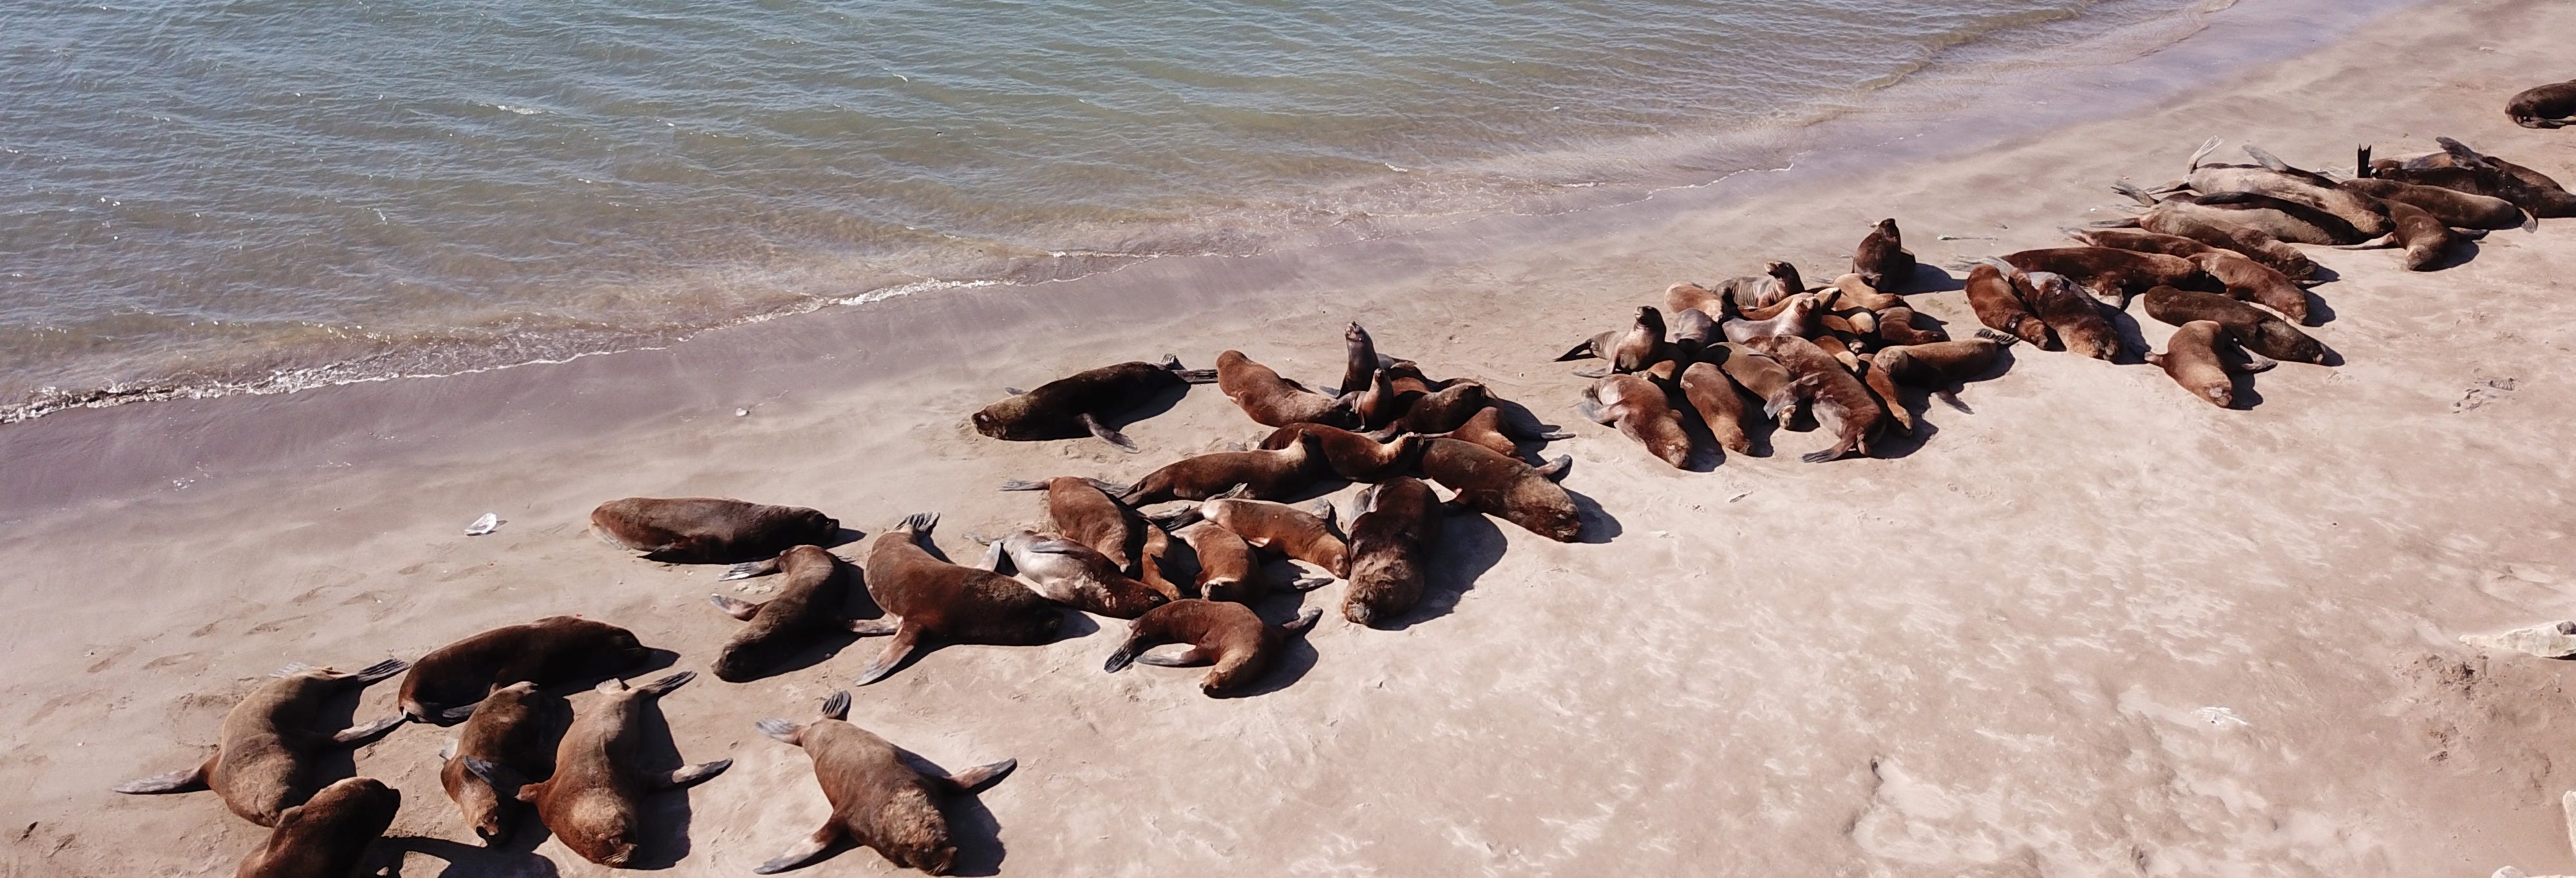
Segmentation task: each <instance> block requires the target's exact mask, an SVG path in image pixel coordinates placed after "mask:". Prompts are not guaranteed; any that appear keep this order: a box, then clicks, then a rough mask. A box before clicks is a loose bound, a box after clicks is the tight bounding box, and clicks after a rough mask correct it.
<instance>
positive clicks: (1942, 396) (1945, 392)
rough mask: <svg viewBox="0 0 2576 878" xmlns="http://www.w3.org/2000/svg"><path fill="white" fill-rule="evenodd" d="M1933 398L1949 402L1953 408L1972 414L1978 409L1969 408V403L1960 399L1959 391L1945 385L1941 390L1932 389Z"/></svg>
mask: <svg viewBox="0 0 2576 878" xmlns="http://www.w3.org/2000/svg"><path fill="white" fill-rule="evenodd" d="M1932 398H1933V399H1937V400H1940V401H1942V402H1945V403H1949V405H1950V407H1951V408H1954V409H1958V410H1960V411H1962V412H1966V413H1968V414H1972V415H1973V414H1976V413H1977V410H1976V409H1972V408H1969V407H1968V404H1967V403H1965V402H1962V401H1960V400H1959V392H1958V391H1955V390H1951V389H1950V388H1947V387H1944V388H1941V389H1939V390H1935V391H1932Z"/></svg>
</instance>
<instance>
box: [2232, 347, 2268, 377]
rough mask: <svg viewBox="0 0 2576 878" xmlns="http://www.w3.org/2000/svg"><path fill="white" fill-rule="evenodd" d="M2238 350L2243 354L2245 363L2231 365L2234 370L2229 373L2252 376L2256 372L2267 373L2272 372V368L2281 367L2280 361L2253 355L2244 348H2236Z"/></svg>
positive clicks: (2253, 353)
mask: <svg viewBox="0 0 2576 878" xmlns="http://www.w3.org/2000/svg"><path fill="white" fill-rule="evenodd" d="M2238 350H2239V351H2242V352H2243V353H2244V354H2245V362H2244V363H2242V364H2231V365H2235V368H2234V369H2232V370H2230V371H2233V372H2235V373H2237V374H2239V375H2252V374H2254V373H2256V372H2269V371H2272V367H2274V366H2278V365H2281V361H2279V360H2275V359H2272V358H2271V357H2266V356H2263V355H2262V354H2258V353H2255V352H2253V351H2252V350H2247V349H2245V348H2238Z"/></svg>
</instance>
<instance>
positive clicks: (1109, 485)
mask: <svg viewBox="0 0 2576 878" xmlns="http://www.w3.org/2000/svg"><path fill="white" fill-rule="evenodd" d="M1083 481H1086V482H1090V483H1091V486H1092V487H1094V488H1098V489H1100V493H1103V494H1107V495H1109V496H1111V497H1125V496H1127V492H1128V491H1129V490H1130V489H1132V488H1134V487H1135V486H1134V485H1121V484H1119V483H1117V482H1105V481H1101V480H1099V479H1084V480H1083Z"/></svg>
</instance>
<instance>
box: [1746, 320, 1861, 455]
mask: <svg viewBox="0 0 2576 878" xmlns="http://www.w3.org/2000/svg"><path fill="white" fill-rule="evenodd" d="M1747 344H1748V346H1750V347H1752V348H1753V349H1754V350H1755V351H1758V352H1760V353H1761V354H1762V355H1763V356H1766V357H1770V358H1771V359H1774V360H1778V361H1779V362H1780V365H1781V366H1782V367H1783V368H1786V369H1788V370H1789V374H1790V375H1791V376H1793V377H1794V381H1793V382H1792V384H1791V387H1792V388H1793V392H1794V393H1795V394H1796V395H1797V396H1798V397H1799V398H1801V399H1807V400H1812V402H1813V408H1812V410H1813V411H1814V412H1815V416H1816V426H1817V427H1819V428H1822V429H1824V430H1826V431H1828V432H1831V433H1833V434H1834V437H1835V438H1834V444H1833V446H1832V447H1830V448H1827V449H1825V450H1823V451H1816V452H1811V453H1808V454H1806V455H1803V456H1801V457H1799V458H1798V459H1800V460H1803V461H1806V462H1808V463H1824V462H1826V461H1829V460H1836V459H1839V458H1841V457H1843V456H1844V455H1847V454H1850V453H1852V452H1855V451H1858V452H1860V453H1862V454H1864V455H1866V454H1868V453H1869V443H1870V442H1871V441H1872V440H1874V439H1876V438H1877V435H1878V431H1879V429H1880V426H1881V421H1882V418H1883V417H1884V415H1885V412H1884V410H1883V409H1882V408H1881V407H1880V405H1879V402H1878V398H1877V397H1875V396H1872V395H1870V392H1869V388H1868V387H1866V386H1864V385H1862V384H1861V383H1860V379H1859V378H1856V377H1853V375H1852V373H1851V371H1850V370H1847V369H1845V368H1843V365H1842V364H1841V363H1839V362H1836V361H1835V360H1834V358H1833V356H1832V355H1830V354H1827V353H1825V351H1824V349H1822V348H1819V347H1816V343H1815V342H1812V341H1808V340H1806V339H1803V338H1796V337H1793V336H1785V335H1774V336H1767V337H1764V338H1759V339H1755V340H1753V341H1751V342H1748V343H1747ZM1763 414H1765V415H1768V416H1770V417H1773V418H1777V417H1779V416H1780V413H1779V411H1778V410H1776V409H1773V408H1771V407H1769V406H1765V407H1764V411H1763Z"/></svg>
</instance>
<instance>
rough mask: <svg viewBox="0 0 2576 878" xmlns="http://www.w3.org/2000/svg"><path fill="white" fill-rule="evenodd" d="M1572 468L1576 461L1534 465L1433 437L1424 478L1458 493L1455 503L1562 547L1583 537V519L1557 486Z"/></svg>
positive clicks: (1424, 454) (1469, 444) (1570, 497)
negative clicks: (1561, 544)
mask: <svg viewBox="0 0 2576 878" xmlns="http://www.w3.org/2000/svg"><path fill="white" fill-rule="evenodd" d="M1573 464H1574V459H1573V458H1570V457H1559V458H1557V459H1556V460H1554V461H1552V462H1550V463H1549V464H1548V465H1546V466H1544V467H1533V466H1530V465H1529V464H1526V463H1522V462H1521V460H1520V458H1517V457H1512V456H1510V455H1506V454H1497V453H1495V452H1494V450H1493V449H1491V448H1486V447H1484V446H1482V445H1477V444H1475V443H1472V442H1460V441H1458V440H1456V439H1433V440H1431V445H1430V447H1429V448H1426V449H1424V450H1423V452H1422V473H1423V476H1424V477H1426V478H1429V479H1430V480H1432V481H1434V482H1438V483H1440V485H1441V486H1442V487H1445V488H1448V489H1449V490H1451V491H1454V492H1457V496H1456V497H1454V498H1452V499H1451V500H1450V502H1451V503H1454V504H1457V505H1458V506H1460V507H1462V508H1467V509H1473V510H1476V511H1478V512H1482V513H1484V514H1486V515H1491V516H1493V517H1495V518H1500V519H1502V520H1504V521H1508V522H1511V523H1512V524H1514V525H1516V526H1518V527H1520V528H1521V529H1522V530H1526V531H1529V532H1530V533H1534V534H1538V535H1539V536H1543V537H1546V538H1548V539H1551V540H1555V541H1557V542H1560V543H1571V542H1574V541H1575V540H1578V539H1581V538H1582V537H1583V516H1582V514H1581V513H1580V512H1579V511H1578V510H1576V509H1575V508H1574V497H1573V495H1570V494H1567V493H1566V492H1565V487H1564V486H1562V485H1559V484H1557V483H1556V480H1557V479H1560V478H1563V477H1564V476H1565V470H1566V468H1567V467H1570V466H1572V465H1573Z"/></svg>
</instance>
